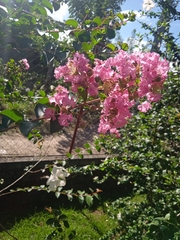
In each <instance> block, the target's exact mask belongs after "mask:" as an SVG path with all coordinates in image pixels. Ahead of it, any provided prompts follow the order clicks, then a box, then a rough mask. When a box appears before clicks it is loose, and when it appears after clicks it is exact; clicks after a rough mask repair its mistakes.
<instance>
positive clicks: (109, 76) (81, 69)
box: [49, 51, 169, 137]
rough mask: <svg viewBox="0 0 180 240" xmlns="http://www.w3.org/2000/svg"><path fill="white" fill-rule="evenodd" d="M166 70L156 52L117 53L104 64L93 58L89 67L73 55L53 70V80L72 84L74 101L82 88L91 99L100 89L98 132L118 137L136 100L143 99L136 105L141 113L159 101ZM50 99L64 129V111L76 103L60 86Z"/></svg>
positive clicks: (66, 120)
mask: <svg viewBox="0 0 180 240" xmlns="http://www.w3.org/2000/svg"><path fill="white" fill-rule="evenodd" d="M168 70H169V63H168V62H167V61H166V60H163V59H161V58H160V56H159V55H158V54H157V53H133V54H128V53H127V52H124V51H119V52H118V53H117V55H115V56H114V57H110V58H108V59H107V60H105V61H102V60H99V59H96V60H95V62H94V67H93V68H92V67H91V66H90V64H89V60H88V59H87V58H86V57H85V56H84V55H83V54H80V53H78V52H76V53H75V54H74V57H73V59H68V62H67V64H66V65H65V66H60V67H58V68H56V69H55V78H56V79H60V78H62V79H63V80H64V82H69V83H71V90H72V91H73V92H74V93H75V94H77V98H78V91H79V88H83V89H84V90H85V91H86V93H87V95H88V94H89V96H91V97H92V96H93V97H98V91H99V90H103V91H104V93H105V95H106V98H105V100H104V101H103V102H102V112H101V113H102V114H101V117H100V124H99V129H98V131H99V132H100V133H104V134H105V133H107V132H108V131H109V132H110V133H114V134H116V135H117V136H118V137H119V132H118V128H120V127H123V126H124V125H125V124H127V122H128V119H129V118H131V117H132V114H131V112H130V109H131V108H132V107H133V106H134V104H135V103H136V100H140V99H141V98H142V101H141V104H139V106H138V109H139V111H141V112H146V111H148V109H150V108H151V107H152V106H151V102H154V101H159V100H160V98H161V94H160V90H161V89H162V87H163V83H164V81H165V79H166V78H167V73H168ZM49 100H50V103H54V104H55V105H58V106H59V107H60V109H61V111H60V117H59V123H60V124H61V125H64V126H67V125H68V123H69V122H71V121H72V116H71V114H69V113H68V111H69V110H67V108H68V107H71V108H74V107H75V104H76V102H75V101H74V99H72V98H70V97H69V92H68V90H67V89H65V88H63V87H61V86H59V87H58V88H57V89H56V93H55V94H54V96H53V97H50V98H49ZM84 101H86V100H85V99H84ZM62 109H63V110H62ZM64 109H66V111H64ZM63 114H65V115H63Z"/></svg>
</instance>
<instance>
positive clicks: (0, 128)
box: [0, 124, 5, 132]
mask: <svg viewBox="0 0 180 240" xmlns="http://www.w3.org/2000/svg"><path fill="white" fill-rule="evenodd" d="M4 129H5V128H4V126H3V125H2V124H0V132H1V131H2V130H4Z"/></svg>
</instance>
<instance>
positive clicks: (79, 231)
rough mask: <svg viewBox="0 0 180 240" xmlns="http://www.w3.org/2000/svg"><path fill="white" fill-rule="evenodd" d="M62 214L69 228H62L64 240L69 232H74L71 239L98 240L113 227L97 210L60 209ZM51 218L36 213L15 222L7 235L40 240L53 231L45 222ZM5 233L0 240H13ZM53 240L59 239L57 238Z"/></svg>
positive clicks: (2, 233)
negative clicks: (65, 217) (74, 234)
mask: <svg viewBox="0 0 180 240" xmlns="http://www.w3.org/2000/svg"><path fill="white" fill-rule="evenodd" d="M61 210H62V213H63V214H65V215H66V216H67V220H68V223H69V225H70V227H69V228H63V229H64V233H62V235H63V238H62V239H64V240H66V239H68V235H69V234H70V233H71V231H73V230H75V231H76V236H75V238H73V239H77V240H84V239H86V240H88V239H89V240H90V239H99V238H100V237H101V236H103V235H104V234H105V233H106V231H108V230H111V229H113V228H114V226H115V222H114V221H113V220H112V219H111V218H109V216H108V215H107V214H106V213H105V212H104V211H103V210H102V208H98V209H96V210H94V211H91V210H89V209H82V210H77V209H61ZM50 217H51V215H50V213H48V212H47V211H45V210H44V211H42V212H37V213H35V214H33V215H32V216H29V217H28V218H25V219H22V220H20V221H19V222H16V223H15V224H14V226H13V227H12V228H11V229H10V230H8V233H9V234H11V235H12V236H14V237H15V238H17V239H18V240H31V239H33V240H41V239H46V237H47V236H48V235H49V234H50V233H51V232H52V231H53V230H54V228H53V227H51V226H49V225H47V224H46V221H47V220H48V219H49V218H50ZM8 233H7V232H5V231H3V232H1V233H0V239H1V240H9V239H13V238H12V237H11V236H10V235H9V234H8ZM53 239H61V238H59V237H57V238H53Z"/></svg>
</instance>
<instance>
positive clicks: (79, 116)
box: [69, 105, 84, 153]
mask: <svg viewBox="0 0 180 240" xmlns="http://www.w3.org/2000/svg"><path fill="white" fill-rule="evenodd" d="M83 108H84V105H82V106H81V108H80V111H79V115H78V119H77V122H76V126H75V129H74V134H73V137H72V141H71V146H70V149H69V153H72V149H73V146H74V142H75V138H76V133H77V129H78V127H79V123H80V120H81V116H82V114H83Z"/></svg>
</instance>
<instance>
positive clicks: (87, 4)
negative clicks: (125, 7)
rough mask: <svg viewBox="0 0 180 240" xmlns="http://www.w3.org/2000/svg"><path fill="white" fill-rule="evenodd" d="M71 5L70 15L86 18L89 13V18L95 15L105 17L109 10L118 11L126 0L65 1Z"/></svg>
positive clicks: (79, 18) (80, 18)
mask: <svg viewBox="0 0 180 240" xmlns="http://www.w3.org/2000/svg"><path fill="white" fill-rule="evenodd" d="M64 2H65V3H67V4H68V6H69V12H70V16H71V17H74V18H76V19H78V20H82V19H84V17H85V16H86V15H87V16H88V18H90V19H93V18H94V17H97V16H98V17H104V16H106V12H107V11H112V12H114V13H115V12H118V11H120V10H121V7H120V6H121V4H122V3H123V2H124V0H121V1H117V0H111V1H107V0H105V1H103V2H102V1H94V0H91V1H90V0H87V1H82V0H67V1H64Z"/></svg>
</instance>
